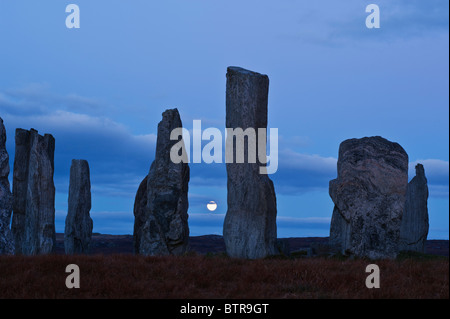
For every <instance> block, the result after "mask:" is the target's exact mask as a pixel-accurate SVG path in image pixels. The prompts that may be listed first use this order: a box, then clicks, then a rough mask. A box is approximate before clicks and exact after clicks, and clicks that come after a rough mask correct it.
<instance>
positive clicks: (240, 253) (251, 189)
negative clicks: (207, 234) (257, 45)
mask: <svg viewBox="0 0 450 319" xmlns="http://www.w3.org/2000/svg"><path fill="white" fill-rule="evenodd" d="M268 91H269V78H268V77H267V75H262V74H259V73H256V72H252V71H248V70H245V69H242V68H238V67H229V68H228V70H227V89H226V127H227V129H236V128H242V129H243V130H244V131H245V130H246V129H247V128H252V129H254V130H255V131H256V141H257V140H258V128H263V129H267V104H268ZM233 140H234V137H233V136H231V134H228V135H227V141H226V143H227V147H228V145H230V144H229V143H233ZM236 140H237V139H236ZM247 140H248V137H247ZM236 144H237V143H233V148H232V152H233V159H234V161H233V163H227V164H226V167H227V177H228V180H227V190H228V197H227V202H228V210H227V214H226V216H225V221H224V225H223V237H224V240H225V245H226V251H227V254H228V255H229V256H231V257H237V258H252V259H254V258H264V257H266V256H269V255H275V254H278V249H277V226H276V216H277V205H276V196H275V190H274V186H273V182H272V181H271V180H270V179H269V177H268V176H267V175H264V174H260V167H261V166H263V165H264V164H263V162H264V161H262V160H261V158H259V157H258V158H257V160H256V163H252V161H250V160H249V154H250V153H251V152H252V149H251V148H250V147H253V146H254V145H252V143H246V144H245V145H244V163H237V162H236V153H237V152H236V150H237V148H236V146H237V145H236ZM256 144H257V143H256ZM258 147H262V145H256V154H258V153H259V152H258ZM264 154H265V152H264ZM229 155H230V154H226V155H225V156H226V157H227V156H229Z"/></svg>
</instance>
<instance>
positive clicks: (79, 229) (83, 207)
mask: <svg viewBox="0 0 450 319" xmlns="http://www.w3.org/2000/svg"><path fill="white" fill-rule="evenodd" d="M90 210H91V180H90V173H89V164H88V162H87V161H85V160H72V166H71V167H70V183H69V200H68V212H67V217H66V227H65V230H64V248H65V250H66V254H87V253H89V244H90V242H91V237H92V228H93V222H92V219H91V216H90V214H89V212H90Z"/></svg>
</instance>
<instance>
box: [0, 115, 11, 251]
mask: <svg viewBox="0 0 450 319" xmlns="http://www.w3.org/2000/svg"><path fill="white" fill-rule="evenodd" d="M8 176H9V155H8V152H7V151H6V130H5V126H4V125H3V119H2V118H1V117H0V255H12V254H14V242H13V237H12V234H11V230H10V227H9V224H10V222H11V212H12V203H13V197H12V194H11V190H10V185H9V180H8Z"/></svg>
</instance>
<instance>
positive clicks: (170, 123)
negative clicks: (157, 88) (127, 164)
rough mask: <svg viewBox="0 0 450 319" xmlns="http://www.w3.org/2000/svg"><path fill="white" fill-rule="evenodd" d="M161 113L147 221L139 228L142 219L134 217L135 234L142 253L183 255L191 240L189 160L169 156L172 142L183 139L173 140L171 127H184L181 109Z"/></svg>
mask: <svg viewBox="0 0 450 319" xmlns="http://www.w3.org/2000/svg"><path fill="white" fill-rule="evenodd" d="M162 116H163V119H162V121H161V122H160V123H159V124H158V138H157V144H156V154H155V160H154V161H153V163H152V165H151V167H150V171H149V174H148V177H147V205H146V210H145V218H144V220H145V222H144V224H143V225H142V228H141V230H140V231H139V230H138V229H136V228H139V223H140V222H141V221H140V219H139V218H138V219H136V221H135V222H136V226H135V235H137V236H140V238H135V243H136V242H139V253H140V254H143V255H152V256H153V255H182V254H184V253H185V252H186V251H187V249H188V243H189V226H188V213H187V211H188V207H189V203H188V185H189V166H188V164H187V161H186V162H180V163H177V164H176V163H173V162H172V161H171V159H170V150H171V148H172V146H174V145H175V144H178V143H184V142H183V141H178V140H170V134H171V132H172V130H174V129H176V128H182V123H181V119H180V115H179V113H178V110H177V109H172V110H166V111H165V112H164V113H163V114H162ZM141 190H142V192H144V189H143V188H142V189H141ZM138 193H139V192H138ZM138 195H139V194H138ZM144 196H145V195H144ZM138 198H139V197H138ZM143 201H145V200H143ZM137 215H138V216H139V213H138V214H137Z"/></svg>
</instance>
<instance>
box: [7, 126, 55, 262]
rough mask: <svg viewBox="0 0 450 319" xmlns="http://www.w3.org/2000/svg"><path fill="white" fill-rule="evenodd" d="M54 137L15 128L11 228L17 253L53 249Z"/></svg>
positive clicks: (27, 253)
mask: <svg viewBox="0 0 450 319" xmlns="http://www.w3.org/2000/svg"><path fill="white" fill-rule="evenodd" d="M54 153H55V139H54V138H53V136H52V135H50V134H45V136H41V135H39V134H38V132H37V131H36V130H34V129H31V130H30V131H27V130H23V129H17V130H16V153H15V158H14V174H13V198H14V199H13V218H12V226H11V230H12V233H13V237H14V242H15V252H16V254H24V255H38V254H48V253H51V252H53V251H54V244H55V241H56V239H55V185H54V182H53V173H54Z"/></svg>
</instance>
